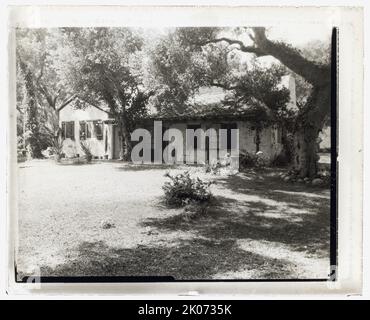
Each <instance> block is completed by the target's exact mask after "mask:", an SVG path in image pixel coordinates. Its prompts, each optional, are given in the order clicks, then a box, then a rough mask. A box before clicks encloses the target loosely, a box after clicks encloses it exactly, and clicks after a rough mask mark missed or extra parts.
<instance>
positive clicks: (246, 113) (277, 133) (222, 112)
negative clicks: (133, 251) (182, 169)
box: [59, 78, 295, 163]
mask: <svg viewBox="0 0 370 320" xmlns="http://www.w3.org/2000/svg"><path fill="white" fill-rule="evenodd" d="M286 82H287V83H288V86H289V89H290V92H291V102H290V103H292V102H294V103H295V84H294V78H293V80H292V79H288V81H286ZM207 90H208V92H206V94H204V93H203V94H200V96H201V97H202V99H203V100H204V101H210V102H211V103H208V104H207V103H204V101H203V102H201V103H200V104H197V101H194V102H195V103H194V108H193V109H194V110H193V112H191V111H190V112H189V111H188V112H187V113H186V114H184V115H181V116H179V115H174V116H171V115H168V116H161V117H159V116H157V115H155V114H152V115H150V116H149V117H147V118H146V119H143V120H142V121H141V122H140V123H138V124H137V126H138V127H140V128H145V129H146V130H148V131H149V132H150V133H153V127H154V121H161V123H162V128H163V132H165V130H166V129H169V128H176V129H178V130H179V131H180V132H182V133H183V136H184V137H186V133H185V131H186V129H194V130H196V129H198V128H201V129H203V130H204V131H206V130H207V129H209V128H214V129H215V130H216V131H217V132H218V130H219V129H226V130H227V143H228V146H227V148H229V141H230V132H231V130H232V129H239V150H241V151H246V152H249V153H253V154H254V153H256V152H257V151H262V152H263V154H264V156H265V157H266V158H268V159H270V160H272V159H274V157H276V156H277V155H278V154H279V153H280V152H281V150H282V148H283V146H282V141H281V137H282V128H280V127H279V126H277V125H274V124H271V125H265V126H263V127H261V128H260V127H259V126H258V125H256V121H255V117H256V112H261V111H260V110H259V111H256V110H255V109H254V108H253V107H251V106H246V108H245V110H243V109H242V110H238V111H237V112H235V111H234V110H233V109H232V108H231V107H230V108H229V109H228V108H227V107H225V106H223V105H221V102H220V101H221V97H222V94H220V93H219V92H216V93H215V90H211V91H209V89H207ZM216 91H217V90H216ZM256 103H257V101H256ZM76 104H78V100H76V101H74V102H72V103H70V104H69V105H67V106H65V107H64V108H63V109H61V110H60V111H59V121H60V127H61V129H62V137H63V152H64V154H65V155H66V157H75V156H77V157H78V156H82V155H83V151H82V149H81V146H80V143H81V142H82V141H84V142H87V143H88V144H89V146H90V148H91V152H92V154H93V157H94V158H95V159H118V158H119V154H120V143H119V141H120V140H119V128H118V126H117V125H116V123H115V121H114V119H113V117H111V115H110V114H109V111H108V110H107V109H106V108H103V107H99V106H93V105H89V104H88V105H87V106H85V107H84V108H83V109H79V108H76ZM267 113H268V111H266V114H265V116H266V119H267V118H268V114H267ZM260 116H261V115H260V114H259V117H260ZM152 136H153V135H152ZM183 143H184V146H183V150H184V152H183V155H182V157H183V159H181V160H182V161H184V162H185V163H186V162H187V161H188V160H189V158H192V157H194V152H195V151H194V150H190V149H189V148H187V145H186V144H185V143H186V142H185V139H184V141H183ZM152 144H153V141H152ZM167 144H168V142H167V143H166V142H164V143H163V145H162V147H163V149H164V148H165V146H166V145H167ZM194 148H195V149H197V148H204V149H206V150H205V153H204V154H205V156H204V157H205V158H201V159H195V161H196V162H197V163H205V162H207V160H208V159H207V157H208V155H209V152H210V149H212V148H218V146H217V145H211V146H210V145H209V143H208V144H207V143H205V144H199V143H198V142H197V141H195V142H194ZM218 152H219V158H221V157H223V156H224V155H223V154H221V151H218ZM223 152H225V151H223ZM152 153H153V152H152ZM192 153H193V154H192Z"/></svg>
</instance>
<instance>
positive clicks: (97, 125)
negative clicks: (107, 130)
mask: <svg viewBox="0 0 370 320" xmlns="http://www.w3.org/2000/svg"><path fill="white" fill-rule="evenodd" d="M93 125H94V132H95V137H96V139H98V140H103V123H102V122H101V121H93Z"/></svg>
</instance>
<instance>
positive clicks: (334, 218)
mask: <svg viewBox="0 0 370 320" xmlns="http://www.w3.org/2000/svg"><path fill="white" fill-rule="evenodd" d="M338 32H339V30H338V28H333V31H332V41H331V114H330V116H331V132H330V136H331V148H330V150H331V168H330V169H331V170H330V172H331V184H330V186H331V188H330V265H331V266H332V267H331V279H332V280H335V279H336V275H337V274H336V272H337V267H338V265H337V263H338V261H337V253H338V250H337V249H338V212H337V208H338V201H337V191H338V189H337V184H338V172H337V169H338V166H337V157H338V144H337V133H338V132H337V108H338V104H337V102H338V56H337V48H338Z"/></svg>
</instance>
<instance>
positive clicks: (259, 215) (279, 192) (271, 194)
mask: <svg viewBox="0 0 370 320" xmlns="http://www.w3.org/2000/svg"><path fill="white" fill-rule="evenodd" d="M150 167H151V168H152V166H150ZM217 186H218V187H219V188H220V189H221V193H220V192H219V193H218V195H217V196H215V198H214V200H213V201H212V203H211V204H210V205H209V206H208V208H207V210H206V212H205V213H202V214H195V215H193V216H191V217H190V218H189V215H185V214H184V213H180V214H176V215H172V216H169V217H168V216H167V217H161V218H147V219H145V220H144V221H142V222H141V223H140V226H141V227H150V228H154V229H156V230H158V231H159V232H160V233H162V234H165V233H166V232H173V231H184V232H187V231H188V232H189V234H190V235H191V238H190V239H188V238H187V239H181V238H179V239H177V240H175V241H172V240H171V241H170V242H168V243H166V242H154V241H153V242H152V243H151V244H150V245H137V246H136V247H133V248H117V247H110V246H107V245H106V244H105V243H104V242H101V241H98V242H83V243H81V244H79V245H78V246H76V248H74V249H73V248H71V252H72V253H73V254H72V257H74V258H71V259H69V260H68V261H66V262H65V263H62V264H59V265H57V266H56V267H54V268H51V267H49V266H43V267H41V275H42V276H107V275H108V276H173V277H174V278H175V279H179V280H199V279H212V278H213V277H219V276H220V274H221V275H223V274H225V273H227V274H231V277H232V278H235V275H236V274H237V273H238V275H237V277H242V278H244V279H248V278H252V279H274V278H278V279H292V278H296V270H297V265H296V264H295V262H294V261H293V260H294V259H293V260H291V259H289V257H288V256H286V255H285V256H279V255H277V256H273V255H269V254H268V253H267V252H266V254H265V253H261V250H259V251H258V250H257V251H258V252H257V251H254V250H253V248H250V247H247V248H245V247H241V246H240V241H242V242H243V241H244V240H247V241H249V240H252V241H254V240H255V241H256V242H257V243H260V242H263V243H266V242H267V247H268V248H269V247H270V246H273V245H274V244H276V245H277V246H283V247H284V248H288V252H293V251H296V252H302V253H304V255H306V254H309V255H311V256H312V258H313V259H316V258H328V257H329V231H330V225H329V217H330V212H329V203H330V201H329V198H328V196H327V194H328V190H325V189H323V188H313V187H308V186H305V185H294V184H287V183H283V182H282V181H281V179H279V178H277V177H275V176H273V175H270V173H269V172H265V173H263V172H262V173H261V172H258V173H249V174H238V175H235V176H229V177H219V179H218V180H217ZM220 194H221V195H220ZM158 206H160V208H161V210H168V209H166V208H165V207H163V204H162V203H158ZM298 268H299V265H298ZM243 270H244V271H245V270H247V272H245V273H243V272H244V271H243Z"/></svg>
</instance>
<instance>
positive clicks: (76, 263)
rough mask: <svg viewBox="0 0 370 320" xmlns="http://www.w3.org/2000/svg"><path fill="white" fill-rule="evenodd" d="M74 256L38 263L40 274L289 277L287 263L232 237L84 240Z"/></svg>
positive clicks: (196, 277)
mask: <svg viewBox="0 0 370 320" xmlns="http://www.w3.org/2000/svg"><path fill="white" fill-rule="evenodd" d="M76 252H77V257H76V258H75V259H72V260H70V261H67V262H66V263H64V264H60V265H58V266H56V267H55V268H50V267H47V266H43V267H41V276H63V277H66V276H67V277H68V276H107V275H109V276H173V277H174V278H175V279H178V280H180V279H181V280H199V279H211V277H212V276H213V275H215V274H218V273H220V272H221V273H222V272H230V271H238V270H239V269H240V267H246V266H247V267H248V269H250V270H258V271H259V275H260V276H261V277H262V278H270V279H272V278H281V277H284V276H286V277H288V275H289V267H290V263H289V262H287V261H284V260H278V259H266V257H263V256H261V255H258V254H254V253H251V252H247V251H245V250H241V249H240V248H239V247H238V246H237V245H236V244H235V241H233V240H221V241H217V242H215V241H211V240H205V239H199V238H198V239H193V240H181V241H179V242H178V243H177V245H174V246H169V247H168V246H141V245H139V246H137V247H135V248H122V249H120V248H112V247H108V246H107V245H106V244H105V243H103V242H101V241H99V242H83V243H81V244H80V245H79V246H78V248H77V250H76Z"/></svg>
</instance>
